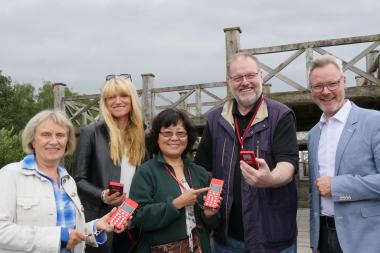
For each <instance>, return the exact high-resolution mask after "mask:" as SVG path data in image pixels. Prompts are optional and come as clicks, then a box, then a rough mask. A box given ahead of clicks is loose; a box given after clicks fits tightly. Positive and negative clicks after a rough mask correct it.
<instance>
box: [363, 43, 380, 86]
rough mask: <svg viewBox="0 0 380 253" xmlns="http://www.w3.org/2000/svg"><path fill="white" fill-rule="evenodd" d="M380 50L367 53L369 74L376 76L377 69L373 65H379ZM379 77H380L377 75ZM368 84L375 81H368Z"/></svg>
mask: <svg viewBox="0 0 380 253" xmlns="http://www.w3.org/2000/svg"><path fill="white" fill-rule="evenodd" d="M378 57H379V50H372V51H371V52H369V53H368V54H367V55H366V71H367V73H368V74H370V75H372V76H375V73H376V71H374V69H373V68H372V65H374V64H376V65H378V64H379V63H376V61H379V58H378ZM377 78H379V77H377ZM366 82H367V84H368V85H373V84H374V83H372V82H370V81H368V80H367V81H366Z"/></svg>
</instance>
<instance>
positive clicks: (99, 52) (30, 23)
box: [0, 0, 380, 94]
mask: <svg viewBox="0 0 380 253" xmlns="http://www.w3.org/2000/svg"><path fill="white" fill-rule="evenodd" d="M379 9H380V2H378V1H376V0H363V1H360V2H359V1H345V2H341V1H327V0H322V1H318V2H315V1H305V0H291V1H274V0H267V1H248V0H235V1H229V0H220V1H218V0H209V1H204V0H193V1H188V0H176V1H167V0H153V1H152V0H149V1H147V0H140V1H137V0H136V1H122V0H116V1H114V0H112V1H111V0H94V1H74V0H67V1H48V0H35V1H21V0H14V1H5V2H4V3H2V8H1V9H0V31H1V39H0V69H2V70H3V73H4V74H6V75H10V76H11V77H12V78H13V80H16V81H18V82H28V83H32V84H33V85H35V86H36V87H39V86H41V85H42V82H43V81H44V80H45V81H53V82H63V83H66V84H67V85H68V86H69V87H71V88H72V89H74V90H75V91H77V92H80V93H86V94H88V93H95V92H98V91H99V90H100V88H101V87H102V85H103V83H104V76H105V75H106V74H109V73H125V72H128V73H131V74H132V75H133V79H134V81H135V82H136V84H137V86H138V87H141V84H140V83H141V78H140V75H141V74H142V73H154V74H155V75H156V86H168V85H185V84H192V83H202V82H212V81H221V80H223V79H224V78H225V41H224V32H223V28H226V27H234V26H240V27H241V29H242V34H241V46H242V48H253V47H265V46H273V45H280V44H288V43H296V42H304V41H309V40H320V39H332V38H339V37H347V36H358V35H367V34H375V33H378V27H377V24H379V21H380V20H379V19H380V18H379V15H378V10H379ZM273 64H274V65H276V62H274V63H273Z"/></svg>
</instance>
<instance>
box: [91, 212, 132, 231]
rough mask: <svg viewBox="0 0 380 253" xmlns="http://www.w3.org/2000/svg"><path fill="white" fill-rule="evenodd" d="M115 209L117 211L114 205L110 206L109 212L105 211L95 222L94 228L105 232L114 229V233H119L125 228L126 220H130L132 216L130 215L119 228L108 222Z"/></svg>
mask: <svg viewBox="0 0 380 253" xmlns="http://www.w3.org/2000/svg"><path fill="white" fill-rule="evenodd" d="M116 211H117V208H116V207H114V208H112V210H111V212H109V213H107V214H106V215H104V216H103V217H102V218H100V219H99V220H98V221H97V222H96V230H104V231H106V232H112V231H114V232H116V233H121V232H123V231H124V230H126V229H127V228H128V221H130V220H131V219H132V218H133V216H130V217H129V218H128V220H127V221H126V222H125V223H124V224H123V226H122V227H121V228H120V229H117V228H115V227H114V226H113V225H111V224H110V220H111V217H112V215H113V214H114V213H115V212H116Z"/></svg>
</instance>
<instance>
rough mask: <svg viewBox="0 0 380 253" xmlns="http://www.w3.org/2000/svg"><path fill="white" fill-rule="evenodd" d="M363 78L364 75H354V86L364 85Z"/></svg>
mask: <svg viewBox="0 0 380 253" xmlns="http://www.w3.org/2000/svg"><path fill="white" fill-rule="evenodd" d="M365 81H366V80H365V79H364V77H361V76H355V84H356V86H363V85H365Z"/></svg>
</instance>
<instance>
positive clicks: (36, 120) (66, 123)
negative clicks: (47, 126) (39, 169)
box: [21, 110, 76, 155]
mask: <svg viewBox="0 0 380 253" xmlns="http://www.w3.org/2000/svg"><path fill="white" fill-rule="evenodd" d="M48 119H51V120H53V121H54V123H56V124H57V125H59V126H62V127H66V128H67V132H68V138H67V144H66V152H65V155H71V154H72V153H73V152H74V150H75V145H76V137H75V130H74V126H73V124H72V123H71V121H70V120H68V119H67V118H66V116H65V114H63V113H62V112H60V111H54V110H44V111H41V112H39V113H37V114H36V115H34V116H33V118H31V119H30V120H29V121H28V123H27V124H26V126H25V128H24V130H23V131H22V137H21V140H22V149H23V150H24V152H25V153H26V154H31V153H33V151H34V148H33V144H32V142H33V140H34V137H35V135H36V130H37V128H38V127H39V126H40V125H41V124H42V123H43V122H45V121H46V120H48Z"/></svg>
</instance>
